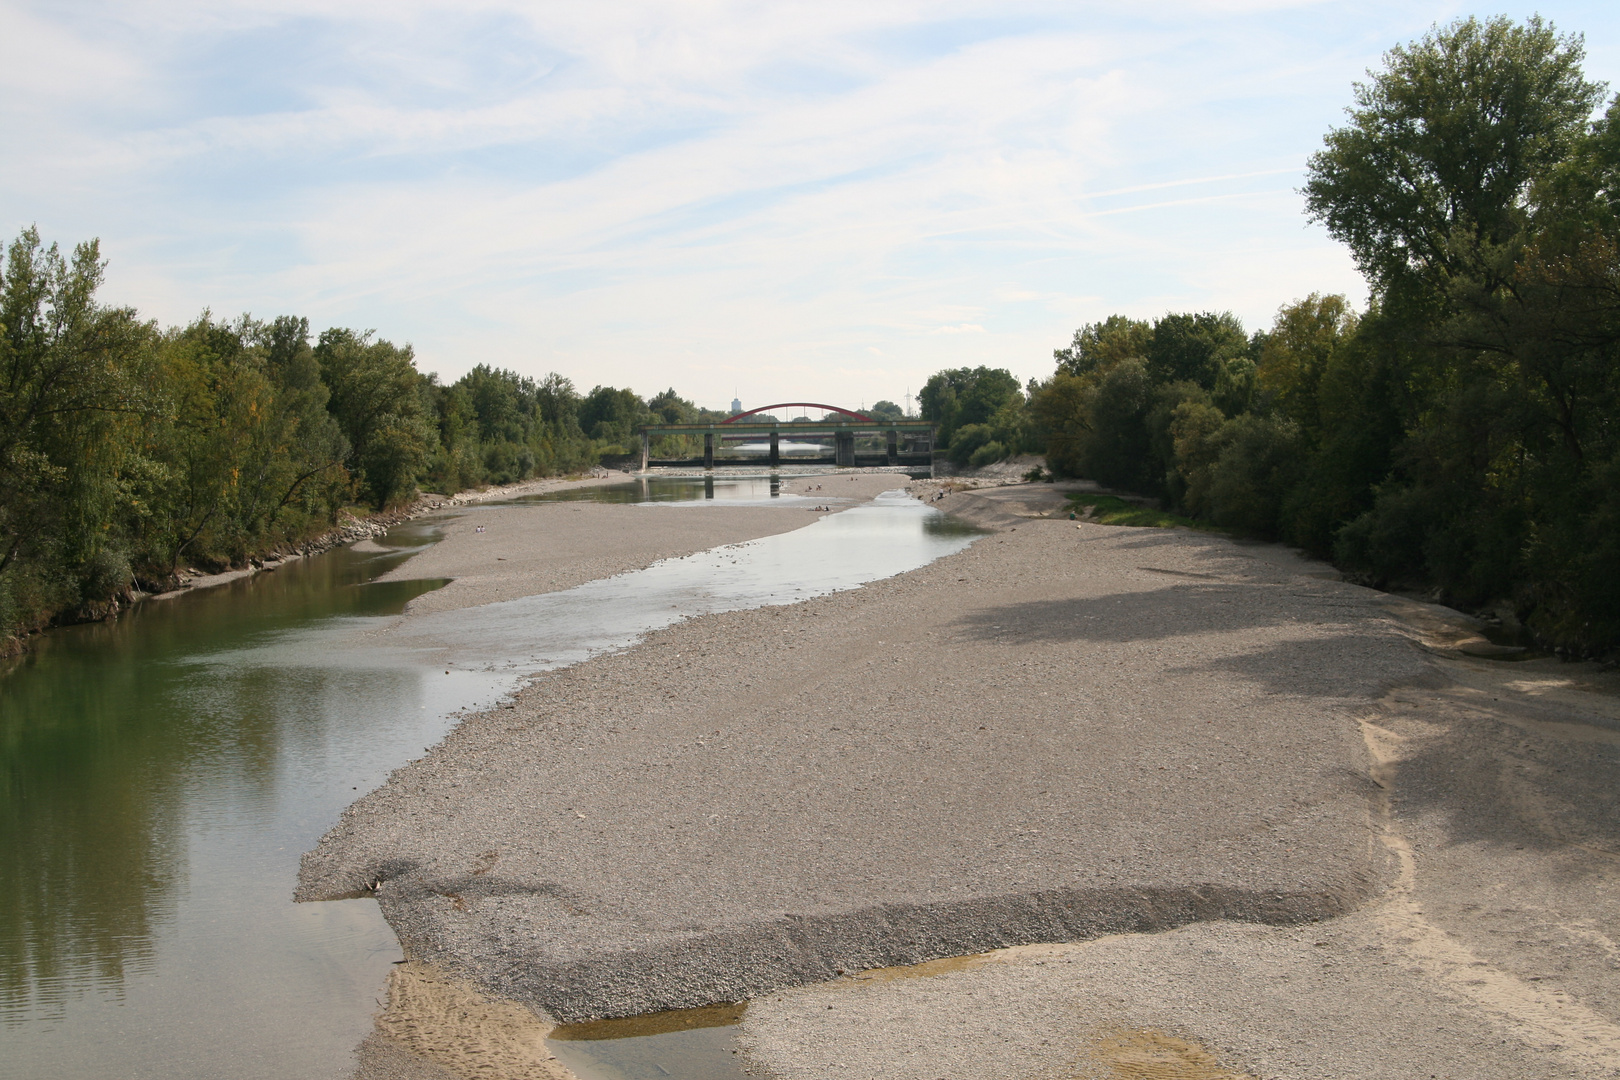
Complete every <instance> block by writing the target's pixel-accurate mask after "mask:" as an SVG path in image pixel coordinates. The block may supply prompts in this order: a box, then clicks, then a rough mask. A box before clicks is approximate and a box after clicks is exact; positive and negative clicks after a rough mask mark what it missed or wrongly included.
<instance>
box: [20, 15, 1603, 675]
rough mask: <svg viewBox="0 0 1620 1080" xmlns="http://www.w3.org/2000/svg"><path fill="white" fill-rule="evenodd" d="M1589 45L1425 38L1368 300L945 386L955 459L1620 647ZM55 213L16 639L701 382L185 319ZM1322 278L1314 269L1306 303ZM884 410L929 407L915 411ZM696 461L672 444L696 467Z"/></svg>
mask: <svg viewBox="0 0 1620 1080" xmlns="http://www.w3.org/2000/svg"><path fill="white" fill-rule="evenodd" d="M1582 61H1583V50H1582V43H1581V41H1580V39H1579V38H1578V37H1572V36H1561V35H1559V34H1557V33H1556V32H1555V31H1554V29H1553V28H1552V27H1551V26H1550V25H1547V24H1545V23H1543V22H1541V21H1540V20H1538V19H1531V20H1530V21H1528V22H1526V23H1523V24H1516V23H1513V22H1511V21H1509V20H1507V19H1495V20H1491V21H1488V22H1480V21H1477V20H1473V19H1469V20H1464V21H1459V22H1456V23H1453V24H1451V25H1450V26H1447V27H1444V28H1441V29H1437V30H1435V31H1433V32H1431V33H1430V34H1428V35H1427V36H1425V37H1424V38H1422V39H1420V40H1418V41H1416V42H1414V43H1412V44H1411V45H1408V46H1405V47H1401V48H1397V49H1395V50H1392V51H1391V52H1390V53H1389V54H1388V56H1387V57H1386V59H1385V64H1384V66H1383V68H1382V69H1380V70H1379V71H1377V72H1374V73H1372V74H1371V76H1370V77H1369V79H1368V81H1367V82H1366V83H1364V84H1358V86H1357V87H1356V90H1355V99H1354V103H1353V105H1352V107H1351V109H1350V110H1349V122H1348V123H1347V124H1345V125H1344V126H1343V127H1340V128H1337V129H1334V130H1332V131H1330V132H1329V133H1328V135H1327V138H1326V143H1325V146H1324V148H1323V149H1322V150H1321V151H1320V152H1318V153H1317V154H1315V155H1314V156H1313V157H1312V158H1311V160H1310V162H1309V165H1308V171H1307V181H1306V184H1305V189H1304V194H1305V197H1306V205H1307V208H1308V211H1309V214H1310V215H1311V217H1312V218H1313V219H1314V220H1316V221H1317V222H1320V223H1322V224H1323V225H1325V226H1326V227H1327V229H1328V231H1329V232H1330V233H1331V234H1332V235H1333V236H1334V237H1336V238H1337V239H1339V240H1340V241H1342V242H1344V243H1345V244H1346V245H1348V247H1349V249H1350V251H1351V253H1352V254H1353V255H1354V257H1355V259H1356V262H1357V264H1358V265H1359V266H1360V268H1361V270H1362V271H1363V273H1364V274H1365V276H1366V278H1367V281H1368V284H1369V291H1370V295H1371V302H1370V304H1369V306H1368V309H1367V310H1366V311H1363V312H1359V313H1358V312H1355V311H1353V310H1352V309H1351V306H1350V304H1349V303H1348V302H1347V301H1346V300H1345V298H1344V297H1342V296H1331V295H1329V296H1324V295H1320V294H1316V293H1312V294H1311V295H1309V296H1307V297H1306V298H1305V299H1303V300H1297V301H1295V302H1293V303H1290V304H1287V305H1285V306H1284V307H1282V308H1281V310H1280V311H1279V312H1278V315H1277V317H1276V320H1275V322H1274V323H1273V324H1272V326H1271V327H1270V328H1268V329H1264V330H1259V331H1256V332H1254V333H1249V332H1247V331H1246V330H1245V329H1244V327H1243V326H1242V324H1241V323H1240V322H1239V321H1238V320H1237V319H1236V318H1235V317H1233V316H1232V315H1230V314H1225V313H1211V312H1203V313H1185V312H1181V313H1169V314H1166V315H1164V316H1162V317H1160V318H1157V319H1153V320H1142V319H1135V318H1130V317H1127V316H1123V315H1116V316H1113V317H1110V318H1107V319H1104V320H1102V321H1100V322H1096V323H1091V324H1088V325H1086V326H1083V327H1081V328H1080V329H1079V330H1078V331H1076V333H1075V334H1074V338H1073V341H1072V342H1071V343H1070V344H1069V345H1068V346H1067V347H1065V348H1061V349H1058V350H1056V352H1055V354H1054V355H1055V358H1056V361H1057V366H1056V370H1055V371H1054V372H1053V374H1052V375H1051V376H1050V377H1049V378H1047V379H1046V380H1044V381H1039V380H1032V381H1031V382H1030V383H1029V384H1028V385H1027V386H1020V384H1019V382H1018V380H1017V379H1016V378H1014V377H1013V376H1012V374H1011V373H1010V372H1008V371H1006V370H1004V369H997V368H989V367H980V368H977V369H955V370H949V371H942V372H940V373H939V374H937V375H936V376H934V378H933V379H931V380H930V381H929V383H928V385H927V386H926V387H925V388H924V390H923V392H922V394H921V396H920V402H921V409H922V414H923V416H924V418H926V419H930V420H933V421H935V422H936V423H938V424H939V425H940V437H941V440H942V445H943V446H945V447H947V452H948V453H949V454H950V456H951V457H952V458H953V459H954V460H956V461H957V462H959V463H961V464H964V465H983V464H985V463H987V462H990V461H995V460H999V459H1001V458H1005V457H1007V456H1010V455H1013V454H1017V453H1041V454H1044V455H1045V456H1046V460H1047V463H1048V466H1049V468H1050V469H1051V470H1052V472H1054V473H1056V474H1058V475H1070V476H1083V477H1089V478H1093V479H1096V480H1098V481H1100V482H1102V483H1104V484H1106V485H1108V486H1110V487H1114V488H1118V489H1123V490H1127V491H1133V492H1138V493H1142V494H1147V495H1154V496H1157V497H1159V498H1160V499H1162V500H1163V501H1164V503H1165V504H1166V506H1167V507H1168V508H1170V509H1173V510H1176V511H1178V512H1180V513H1182V514H1185V515H1187V516H1189V517H1191V518H1194V519H1198V520H1200V521H1205V522H1209V523H1211V524H1213V525H1216V526H1219V527H1222V528H1226V529H1228V530H1231V531H1234V532H1238V533H1241V534H1246V535H1251V536H1256V537H1262V538H1269V539H1279V540H1283V541H1285V542H1288V543H1291V544H1294V545H1297V546H1299V547H1301V548H1303V549H1305V550H1306V551H1308V552H1310V553H1312V554H1314V555H1318V556H1321V557H1324V558H1329V559H1331V560H1333V561H1334V562H1335V563H1336V564H1337V565H1339V566H1340V567H1342V568H1344V569H1345V570H1347V571H1349V572H1350V573H1352V574H1353V575H1356V576H1358V577H1360V578H1361V579H1362V580H1365V581H1367V582H1369V583H1373V584H1378V585H1382V586H1388V587H1405V588H1422V589H1426V590H1433V591H1434V592H1435V594H1436V595H1437V596H1438V597H1440V598H1442V599H1445V600H1447V601H1448V602H1451V603H1454V604H1457V605H1459V606H1463V607H1477V608H1483V607H1487V606H1493V605H1507V606H1508V607H1509V608H1511V609H1512V614H1513V615H1514V616H1515V617H1517V618H1520V619H1522V620H1524V621H1525V622H1526V624H1527V625H1529V626H1530V627H1531V628H1532V629H1533V630H1534V631H1535V632H1536V633H1537V634H1538V635H1540V637H1541V638H1542V640H1544V641H1545V642H1547V643H1549V644H1552V645H1555V646H1557V647H1559V648H1562V649H1567V650H1571V651H1574V652H1581V653H1591V652H1611V651H1613V650H1614V649H1616V648H1617V647H1620V364H1617V362H1616V361H1617V356H1620V99H1616V100H1615V102H1614V103H1613V104H1612V105H1611V106H1610V107H1609V108H1608V110H1607V112H1602V111H1601V110H1602V107H1603V104H1604V100H1605V93H1606V89H1605V87H1604V86H1603V85H1602V84H1599V83H1595V82H1592V81H1590V80H1588V79H1587V78H1586V77H1585V75H1584V73H1583V71H1582ZM101 272H102V267H101V262H100V259H99V255H98V252H97V248H96V245H95V244H94V243H90V244H85V245H81V246H80V247H79V248H78V249H76V251H75V252H74V254H73V257H72V258H71V259H65V258H63V257H62V256H61V255H59V253H58V252H57V250H56V249H55V248H54V247H49V248H47V247H44V246H43V245H42V243H41V241H40V239H39V237H38V236H37V235H36V234H35V233H34V232H33V231H26V232H24V233H23V234H22V236H21V237H20V238H19V239H18V240H17V241H16V242H15V243H13V244H12V245H11V246H10V249H9V252H8V257H7V260H6V265H5V270H4V278H3V280H0V327H3V332H0V380H3V381H0V636H3V635H5V634H12V635H16V634H20V633H23V632H26V631H28V630H30V629H34V628H37V627H39V626H42V625H45V624H47V623H48V622H49V621H51V620H52V619H59V618H64V617H75V616H84V615H87V614H91V615H93V614H95V613H96V612H98V611H100V610H105V608H106V607H107V606H108V605H109V604H110V603H112V602H114V601H115V600H116V598H117V597H119V596H121V595H125V594H127V592H128V591H129V590H130V589H131V588H154V587H158V586H160V585H162V584H163V583H164V582H165V581H166V579H168V578H169V577H170V576H172V574H173V573H174V571H175V568H176V567H177V566H179V565H180V564H181V563H182V561H184V562H186V563H190V564H200V565H204V566H217V567H223V566H226V565H240V564H241V563H242V562H243V561H244V560H245V559H246V558H248V557H250V556H251V555H252V554H254V553H256V552H259V551H265V550H270V549H273V548H276V547H279V546H283V545H287V544H292V543H297V542H298V541H299V540H300V539H301V538H303V537H307V536H309V535H311V534H313V533H317V532H320V531H322V530H324V529H326V528H328V527H330V525H331V523H332V522H333V521H334V520H336V518H337V516H338V514H339V513H340V512H341V511H342V510H343V509H344V508H346V507H350V506H354V505H356V504H359V505H361V506H364V507H384V506H387V505H390V504H394V503H398V502H400V501H402V500H404V499H407V498H408V497H410V496H411V495H412V494H413V493H414V492H415V491H416V490H417V489H418V487H421V486H425V487H429V488H432V489H435V490H440V491H452V490H458V489H462V488H467V487H472V486H477V485H480V484H485V483H506V482H511V481H516V480H521V479H524V478H527V477H531V476H535V475H546V474H555V473H564V472H572V471H577V470H580V469H583V468H586V467H589V466H591V465H593V464H595V463H597V462H598V461H599V460H600V459H601V458H602V457H603V456H604V455H614V454H622V453H625V452H627V451H628V449H629V448H630V447H631V445H632V443H633V442H634V432H635V428H636V427H637V426H638V425H639V424H641V423H644V422H647V421H649V420H652V419H653V418H654V417H656V418H658V419H660V420H663V421H667V422H677V421H695V420H701V419H709V418H713V417H717V416H719V415H720V414H718V413H714V412H709V411H706V410H702V409H699V408H697V407H696V406H695V405H693V404H692V403H691V402H689V401H686V400H684V399H682V398H680V397H679V396H678V395H677V394H676V393H675V391H674V390H669V391H666V392H664V393H663V394H660V395H658V396H656V397H654V398H651V399H649V400H644V399H642V398H641V397H639V396H638V395H637V394H635V393H634V392H633V391H631V390H625V389H615V388H612V387H597V388H596V389H594V390H592V391H591V392H590V393H588V394H581V393H579V392H577V391H576V390H575V388H574V386H573V385H572V384H571V383H570V382H569V380H567V379H565V378H563V377H561V376H559V375H550V376H547V377H546V378H544V379H542V380H539V381H536V380H533V379H529V378H525V377H522V376H519V375H516V374H513V373H511V372H508V371H499V370H492V369H490V368H488V367H478V368H475V369H474V370H473V371H471V372H469V373H468V374H467V375H466V376H465V377H463V378H461V379H460V380H458V381H456V382H455V383H453V384H450V385H442V384H441V383H440V382H439V381H438V380H437V379H436V378H435V377H434V376H432V375H424V374H422V373H420V372H418V371H417V369H416V367H415V364H414V362H413V359H412V355H411V350H410V348H409V347H404V348H401V347H398V346H395V345H392V344H390V343H389V342H387V341H383V340H376V339H374V338H373V337H372V336H371V335H370V334H365V333H357V332H355V331H353V330H345V329H331V330H326V331H324V332H323V333H321V334H320V335H319V336H318V337H315V338H313V340H312V337H311V334H310V330H309V326H308V323H307V321H306V320H304V319H299V318H286V317H284V318H278V319H275V320H272V321H270V322H261V321H257V320H254V319H251V318H247V317H243V318H240V319H237V320H236V321H234V322H222V321H219V320H217V319H215V318H213V317H212V316H210V315H207V314H205V315H204V316H203V317H201V318H199V319H198V320H197V321H196V322H194V323H192V324H191V325H189V326H186V327H180V328H173V329H167V330H165V329H161V328H159V327H158V326H156V325H154V324H152V323H150V322H143V321H142V320H141V319H140V318H139V317H138V315H137V314H136V313H135V312H134V311H131V310H128V309H124V308H111V307H104V306H101V305H99V304H98V303H97V301H96V299H95V294H96V290H97V287H98V285H99V284H100V280H101ZM1302 291H1303V290H1302ZM881 408H882V411H884V412H891V411H892V412H894V413H898V409H895V408H894V406H892V405H891V404H890V403H888V402H884V403H881ZM677 449H678V448H674V447H670V448H666V450H667V451H669V452H674V451H677Z"/></svg>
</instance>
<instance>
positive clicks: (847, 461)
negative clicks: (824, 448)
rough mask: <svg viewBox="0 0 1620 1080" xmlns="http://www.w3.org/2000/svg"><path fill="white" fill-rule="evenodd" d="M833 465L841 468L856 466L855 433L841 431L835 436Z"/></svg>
mask: <svg viewBox="0 0 1620 1080" xmlns="http://www.w3.org/2000/svg"><path fill="white" fill-rule="evenodd" d="M833 463H834V464H835V465H838V466H840V467H849V466H853V465H854V464H855V433H854V432H853V431H840V432H838V433H836V434H835V435H834V436H833Z"/></svg>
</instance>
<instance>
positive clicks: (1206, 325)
mask: <svg viewBox="0 0 1620 1080" xmlns="http://www.w3.org/2000/svg"><path fill="white" fill-rule="evenodd" d="M1248 351H1249V339H1248V337H1247V335H1245V334H1244V332H1243V324H1242V323H1241V322H1239V321H1238V319H1237V316H1235V315H1233V314H1232V313H1231V312H1229V311H1224V312H1212V311H1205V312H1199V313H1197V314H1191V313H1171V314H1168V315H1165V316H1164V317H1163V318H1161V319H1157V320H1155V321H1154V323H1153V333H1152V335H1151V337H1150V338H1149V340H1148V343H1147V352H1146V354H1145V357H1146V360H1147V373H1148V377H1149V378H1150V379H1152V380H1153V381H1154V382H1155V383H1158V384H1161V385H1162V384H1165V383H1173V382H1191V383H1197V384H1198V385H1199V386H1202V387H1203V388H1204V389H1205V390H1213V389H1214V388H1215V383H1216V380H1217V379H1218V378H1219V377H1220V374H1221V370H1222V367H1223V365H1224V364H1225V363H1226V362H1227V361H1229V360H1234V359H1237V358H1240V357H1243V356H1245V355H1246V354H1247V353H1248Z"/></svg>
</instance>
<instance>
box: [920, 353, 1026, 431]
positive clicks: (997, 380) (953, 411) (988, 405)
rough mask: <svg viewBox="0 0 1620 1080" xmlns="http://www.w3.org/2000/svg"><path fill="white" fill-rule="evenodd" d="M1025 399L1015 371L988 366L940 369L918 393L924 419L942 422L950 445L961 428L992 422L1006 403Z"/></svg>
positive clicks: (940, 424) (941, 428) (937, 422)
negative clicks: (1013, 372) (967, 425)
mask: <svg viewBox="0 0 1620 1080" xmlns="http://www.w3.org/2000/svg"><path fill="white" fill-rule="evenodd" d="M1022 399H1023V391H1022V389H1021V388H1020V387H1019V385H1018V380H1017V379H1016V378H1014V377H1013V374H1012V372H1010V371H1008V370H1006V369H1005V368H988V367H977V368H951V369H948V370H945V371H941V372H938V373H936V374H935V375H934V376H933V377H932V378H930V379H929V380H928V382H927V383H926V384H925V385H924V386H923V388H922V392H921V393H920V394H918V400H919V402H920V403H921V406H922V418H923V419H924V420H930V421H932V422H934V423H935V424H938V425H939V434H938V438H939V441H940V443H941V444H942V445H947V446H948V445H950V443H951V439H952V437H953V436H954V435H955V434H956V429H957V428H959V427H962V426H963V425H966V424H988V423H990V421H991V419H992V418H993V417H994V416H995V415H996V413H997V412H999V411H1000V410H1001V407H1002V406H1003V405H1006V404H1007V403H1008V402H1009V401H1014V400H1018V401H1021V400H1022Z"/></svg>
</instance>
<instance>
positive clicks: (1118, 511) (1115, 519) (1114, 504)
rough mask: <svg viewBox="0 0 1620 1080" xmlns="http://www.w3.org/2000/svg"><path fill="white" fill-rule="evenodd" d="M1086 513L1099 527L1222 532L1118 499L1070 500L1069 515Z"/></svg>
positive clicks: (1085, 497) (1077, 497)
mask: <svg viewBox="0 0 1620 1080" xmlns="http://www.w3.org/2000/svg"><path fill="white" fill-rule="evenodd" d="M1087 510H1090V511H1091V517H1090V518H1089V519H1088V520H1090V521H1093V522H1095V523H1096V524H1098V525H1128V526H1132V527H1134V528H1145V529H1173V528H1175V527H1176V526H1177V525H1180V526H1183V527H1185V528H1188V529H1198V530H1200V531H1202V532H1220V531H1222V530H1220V529H1217V528H1215V526H1213V525H1211V524H1209V523H1208V522H1207V521H1194V520H1193V519H1192V518H1188V517H1182V516H1181V515H1180V514H1167V513H1165V512H1164V511H1163V510H1154V509H1152V508H1150V507H1146V506H1138V505H1137V504H1136V503H1132V502H1126V501H1125V500H1124V499H1122V498H1120V497H1119V496H1118V495H1087V494H1074V495H1070V496H1069V512H1070V513H1072V514H1075V515H1076V516H1081V517H1083V516H1084V515H1085V512H1086V511H1087Z"/></svg>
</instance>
